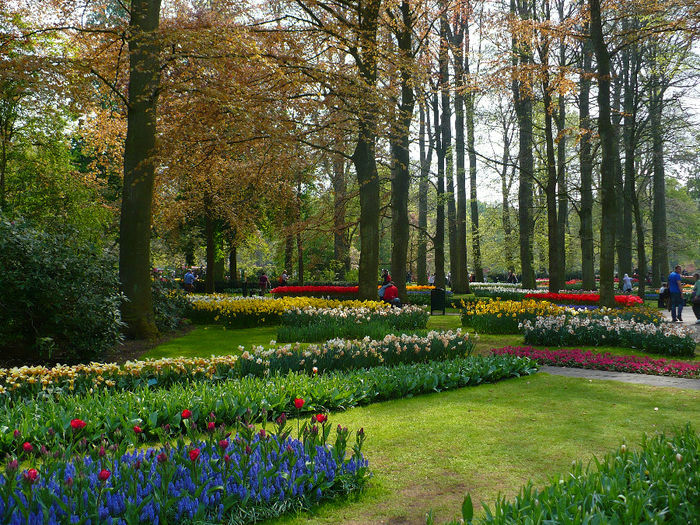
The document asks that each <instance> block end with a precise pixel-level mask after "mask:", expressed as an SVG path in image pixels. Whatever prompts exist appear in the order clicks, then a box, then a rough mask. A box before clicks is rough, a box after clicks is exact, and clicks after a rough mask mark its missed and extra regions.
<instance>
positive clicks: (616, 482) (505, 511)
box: [462, 425, 700, 525]
mask: <svg viewBox="0 0 700 525" xmlns="http://www.w3.org/2000/svg"><path fill="white" fill-rule="evenodd" d="M698 471H700V436H698V435H697V434H696V433H695V431H694V430H693V429H692V427H690V425H687V426H686V427H685V428H684V429H678V430H677V431H676V432H675V435H674V436H666V435H664V434H659V435H656V436H654V437H652V438H647V437H646V436H645V437H644V438H643V439H642V446H641V449H640V450H638V451H632V450H629V449H628V448H627V446H626V445H622V446H621V447H620V449H619V450H616V451H615V452H612V453H609V454H608V455H606V456H605V457H604V458H603V459H602V460H596V461H594V462H590V463H589V466H588V467H587V468H585V467H584V466H583V464H582V463H580V462H577V463H575V464H574V466H573V468H572V470H571V472H570V473H567V474H566V475H564V476H562V477H561V479H559V480H554V481H553V482H552V484H551V485H549V486H547V487H544V488H543V489H542V490H538V489H535V488H534V487H533V485H532V483H528V484H527V485H526V486H525V487H523V488H522V489H521V490H520V492H519V494H518V495H517V496H516V497H515V498H514V499H513V500H512V501H508V500H506V499H505V498H502V499H500V498H499V500H498V501H497V502H496V504H495V506H494V508H493V510H491V509H489V508H488V507H487V508H486V512H485V516H484V517H483V518H482V519H481V520H480V523H484V524H499V525H500V524H502V525H506V524H512V523H683V524H685V523H697V518H698V516H700V483H699V482H698ZM462 513H463V517H464V518H465V523H471V521H470V520H471V516H472V515H473V509H472V506H471V498H467V499H466V500H465V504H464V505H463V506H462Z"/></svg>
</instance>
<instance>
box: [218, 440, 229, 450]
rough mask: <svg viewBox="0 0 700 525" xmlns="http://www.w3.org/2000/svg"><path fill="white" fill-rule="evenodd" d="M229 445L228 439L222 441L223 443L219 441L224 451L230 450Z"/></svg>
mask: <svg viewBox="0 0 700 525" xmlns="http://www.w3.org/2000/svg"><path fill="white" fill-rule="evenodd" d="M228 445H229V443H228V439H222V440H221V441H219V446H220V447H221V448H222V449H224V450H226V449H227V448H228Z"/></svg>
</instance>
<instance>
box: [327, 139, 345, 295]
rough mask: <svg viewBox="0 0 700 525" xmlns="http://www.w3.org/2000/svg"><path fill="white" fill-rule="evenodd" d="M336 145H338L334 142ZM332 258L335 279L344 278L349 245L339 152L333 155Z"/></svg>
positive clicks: (341, 158) (343, 177) (343, 182)
mask: <svg viewBox="0 0 700 525" xmlns="http://www.w3.org/2000/svg"><path fill="white" fill-rule="evenodd" d="M336 147H340V145H339V144H336ZM331 184H332V185H333V258H334V259H335V261H336V264H337V265H338V266H337V269H336V275H335V277H336V279H337V280H338V281H342V280H343V279H345V273H346V272H347V271H348V270H349V268H348V267H349V264H350V247H349V246H348V235H347V226H346V224H345V217H346V210H347V198H348V196H347V193H348V191H347V188H348V183H347V179H346V177H345V158H344V157H343V156H342V155H340V154H335V155H334V157H333V174H332V179H331Z"/></svg>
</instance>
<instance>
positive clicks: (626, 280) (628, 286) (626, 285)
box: [622, 274, 632, 293]
mask: <svg viewBox="0 0 700 525" xmlns="http://www.w3.org/2000/svg"><path fill="white" fill-rule="evenodd" d="M622 283H623V284H622V291H623V293H630V292H631V291H632V279H630V276H629V275H627V274H625V276H624V277H623V278H622Z"/></svg>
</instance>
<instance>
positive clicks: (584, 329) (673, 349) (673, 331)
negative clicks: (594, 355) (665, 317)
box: [519, 315, 696, 357]
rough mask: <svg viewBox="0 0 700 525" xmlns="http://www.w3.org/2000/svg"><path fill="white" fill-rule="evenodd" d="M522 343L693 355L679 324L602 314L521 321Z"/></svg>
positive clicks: (686, 330) (689, 335) (687, 334)
mask: <svg viewBox="0 0 700 525" xmlns="http://www.w3.org/2000/svg"><path fill="white" fill-rule="evenodd" d="M519 328H520V330H521V331H522V332H523V334H524V335H525V343H526V344H533V345H556V346H577V345H587V346H601V345H605V346H624V347H631V348H638V349H640V350H643V351H645V352H649V353H653V354H664V355H671V356H688V357H692V356H693V355H694V354H695V347H696V342H695V340H694V338H693V333H692V330H690V329H689V328H687V327H684V326H682V325H672V324H669V323H661V324H655V323H653V322H640V321H635V320H634V319H624V318H621V317H613V316H607V315H604V316H602V317H600V316H587V315H582V316H578V315H576V316H571V315H554V316H548V317H538V318H537V319H535V320H534V321H533V320H526V321H523V322H522V323H520V325H519Z"/></svg>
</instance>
